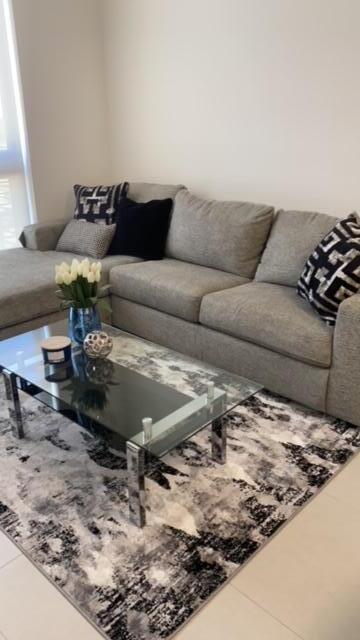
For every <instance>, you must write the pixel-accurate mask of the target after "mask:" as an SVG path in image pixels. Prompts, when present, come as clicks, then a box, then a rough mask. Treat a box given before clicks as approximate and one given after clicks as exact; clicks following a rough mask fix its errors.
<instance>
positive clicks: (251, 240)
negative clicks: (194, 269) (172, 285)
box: [166, 189, 274, 278]
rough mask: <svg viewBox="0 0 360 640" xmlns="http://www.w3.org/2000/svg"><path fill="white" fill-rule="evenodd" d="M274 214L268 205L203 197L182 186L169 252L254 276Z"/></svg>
mask: <svg viewBox="0 0 360 640" xmlns="http://www.w3.org/2000/svg"><path fill="white" fill-rule="evenodd" d="M273 214H274V210H273V208H272V207H269V206H267V205H263V204H252V203H250V202H231V201H227V202H221V201H219V200H203V199H201V198H198V197H196V196H194V195H192V194H191V193H189V191H187V190H186V189H182V190H181V191H179V192H178V193H177V194H176V196H175V201H174V209H173V213H172V218H171V222H170V229H169V234H168V240H167V247H166V255H167V256H168V257H169V258H175V259H177V260H184V261H185V262H193V263H195V264H199V265H203V266H205V267H213V268H214V269H220V270H221V271H227V272H228V273H236V274H238V275H240V276H243V277H245V278H252V277H253V276H254V274H255V271H256V267H257V265H258V262H259V259H260V256H261V253H262V251H263V249H264V246H265V243H266V239H267V237H268V234H269V231H270V227H271V223H272V219H273Z"/></svg>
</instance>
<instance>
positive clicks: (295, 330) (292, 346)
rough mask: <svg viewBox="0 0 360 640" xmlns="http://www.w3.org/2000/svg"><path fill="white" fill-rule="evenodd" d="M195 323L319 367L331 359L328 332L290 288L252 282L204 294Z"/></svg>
mask: <svg viewBox="0 0 360 640" xmlns="http://www.w3.org/2000/svg"><path fill="white" fill-rule="evenodd" d="M200 323H201V324H203V325H205V326H207V327H210V328H211V329H216V330H218V331H221V332H222V333H225V334H228V335H231V336H235V337H236V338H241V339H243V340H248V341H250V342H254V343H256V344H258V345H261V346H263V347H267V348H268V349H271V350H273V351H276V352H278V353H281V354H284V355H287V356H290V357H291V358H295V359H297V360H301V361H302V362H307V363H310V364H314V365H316V366H319V367H329V366H330V364H331V352H332V336H333V331H332V329H331V328H330V327H328V326H327V325H325V324H324V322H322V320H321V319H320V318H319V316H318V315H317V314H316V313H315V312H314V311H313V310H312V309H311V308H310V307H309V305H308V304H307V303H306V302H305V301H304V300H302V299H301V298H299V296H298V295H297V293H296V290H295V289H293V288H292V287H284V286H281V285H275V284H268V283H265V282H251V283H249V284H244V285H242V286H241V287H233V288H232V289H229V290H228V291H221V292H218V293H212V294H210V295H207V296H205V297H204V299H203V301H202V303H201V309H200Z"/></svg>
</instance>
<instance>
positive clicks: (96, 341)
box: [84, 331, 113, 358]
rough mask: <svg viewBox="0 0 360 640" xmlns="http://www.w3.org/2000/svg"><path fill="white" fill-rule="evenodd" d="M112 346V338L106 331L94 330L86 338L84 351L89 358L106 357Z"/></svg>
mask: <svg viewBox="0 0 360 640" xmlns="http://www.w3.org/2000/svg"><path fill="white" fill-rule="evenodd" d="M112 348H113V341H112V338H111V337H110V336H108V334H107V333H105V331H92V332H91V333H88V334H87V336H86V338H85V340H84V351H85V353H86V355H87V356H88V357H89V358H106V356H108V355H109V353H110V351H111V349H112Z"/></svg>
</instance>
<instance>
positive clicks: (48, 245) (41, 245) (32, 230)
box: [19, 219, 69, 251]
mask: <svg viewBox="0 0 360 640" xmlns="http://www.w3.org/2000/svg"><path fill="white" fill-rule="evenodd" d="M68 222H69V220H68V219H66V220H54V221H53V222H37V223H35V224H29V225H28V226H27V227H24V229H23V230H22V232H21V235H20V238H19V240H20V242H21V244H22V246H23V247H25V248H26V249H33V250H37V251H53V250H54V249H56V245H57V243H58V240H59V238H60V236H61V234H62V232H63V231H64V229H65V227H66V225H67V223H68Z"/></svg>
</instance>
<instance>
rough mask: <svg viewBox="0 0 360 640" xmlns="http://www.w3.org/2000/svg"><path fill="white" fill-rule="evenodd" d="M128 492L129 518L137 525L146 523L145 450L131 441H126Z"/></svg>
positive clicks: (142, 525)
mask: <svg viewBox="0 0 360 640" xmlns="http://www.w3.org/2000/svg"><path fill="white" fill-rule="evenodd" d="M126 459H127V474H128V492H129V518H130V522H132V523H133V524H135V525H136V526H137V527H144V526H145V524H146V514H145V451H144V449H142V448H141V447H138V446H137V445H136V444H133V443H132V442H127V443H126Z"/></svg>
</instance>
